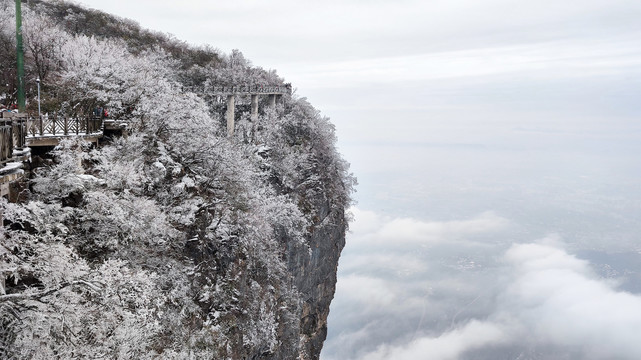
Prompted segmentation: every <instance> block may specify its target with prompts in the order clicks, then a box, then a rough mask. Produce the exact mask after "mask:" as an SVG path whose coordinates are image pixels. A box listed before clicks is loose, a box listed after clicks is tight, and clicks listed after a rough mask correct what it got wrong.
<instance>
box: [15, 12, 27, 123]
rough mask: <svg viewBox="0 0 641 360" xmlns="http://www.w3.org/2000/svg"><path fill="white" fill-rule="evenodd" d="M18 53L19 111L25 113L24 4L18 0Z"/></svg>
mask: <svg viewBox="0 0 641 360" xmlns="http://www.w3.org/2000/svg"><path fill="white" fill-rule="evenodd" d="M16 52H17V61H16V63H17V64H16V65H17V67H18V111H19V112H21V113H22V112H24V111H25V96H24V48H23V46H22V3H21V2H20V0H16Z"/></svg>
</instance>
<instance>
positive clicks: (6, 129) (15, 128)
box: [0, 117, 27, 165]
mask: <svg viewBox="0 0 641 360" xmlns="http://www.w3.org/2000/svg"><path fill="white" fill-rule="evenodd" d="M26 122H27V120H26V118H22V117H21V118H18V117H12V118H7V117H3V118H0V164H1V165H4V164H6V163H7V162H10V161H13V160H14V159H13V150H14V149H22V148H23V147H24V146H25V140H26V139H25V135H26V131H25V129H26V126H25V125H26Z"/></svg>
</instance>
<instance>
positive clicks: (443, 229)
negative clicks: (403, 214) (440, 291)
mask: <svg viewBox="0 0 641 360" xmlns="http://www.w3.org/2000/svg"><path fill="white" fill-rule="evenodd" d="M352 212H353V213H354V219H355V220H354V222H353V224H352V225H350V227H351V229H352V233H353V235H351V236H350V237H349V238H348V241H350V242H353V243H354V244H355V245H359V246H368V245H387V246H390V247H393V246H398V245H431V244H438V243H443V242H452V241H466V240H469V239H467V238H468V237H473V236H475V235H480V234H487V233H492V232H497V231H501V230H503V229H505V228H506V227H507V226H508V225H509V221H508V220H506V219H505V218H503V217H501V216H498V215H496V214H494V213H492V212H485V213H482V214H480V215H478V216H476V217H474V218H471V219H468V220H456V221H422V220H417V219H413V218H389V217H385V216H380V215H376V214H375V213H372V212H368V211H361V210H358V209H353V210H352Z"/></svg>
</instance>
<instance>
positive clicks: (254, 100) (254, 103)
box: [251, 94, 258, 121]
mask: <svg viewBox="0 0 641 360" xmlns="http://www.w3.org/2000/svg"><path fill="white" fill-rule="evenodd" d="M251 120H252V121H256V120H258V95H257V94H253V95H252V114H251Z"/></svg>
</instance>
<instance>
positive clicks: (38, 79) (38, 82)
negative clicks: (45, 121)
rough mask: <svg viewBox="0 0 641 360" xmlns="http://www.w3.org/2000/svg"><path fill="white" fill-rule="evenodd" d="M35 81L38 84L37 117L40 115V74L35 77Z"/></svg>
mask: <svg viewBox="0 0 641 360" xmlns="http://www.w3.org/2000/svg"><path fill="white" fill-rule="evenodd" d="M36 83H37V84H38V117H40V116H41V115H40V76H38V77H37V78H36Z"/></svg>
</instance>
